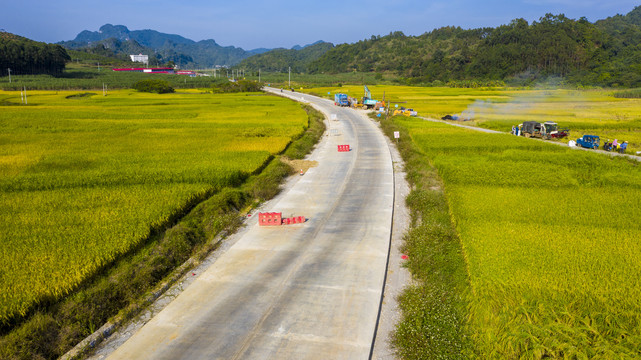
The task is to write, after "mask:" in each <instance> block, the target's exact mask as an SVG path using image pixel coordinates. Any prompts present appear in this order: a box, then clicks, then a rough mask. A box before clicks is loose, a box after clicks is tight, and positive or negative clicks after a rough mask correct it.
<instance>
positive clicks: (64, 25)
mask: <svg viewBox="0 0 641 360" xmlns="http://www.w3.org/2000/svg"><path fill="white" fill-rule="evenodd" d="M3 3H4V4H3V5H2V6H1V7H0V29H4V30H5V31H8V32H11V33H15V34H18V35H21V36H25V37H28V38H31V39H34V40H38V41H46V42H58V41H62V40H72V39H74V38H75V37H76V35H77V34H78V33H79V32H80V31H82V30H91V31H97V30H98V28H99V27H100V26H102V25H104V24H107V23H109V24H113V25H125V26H127V27H128V28H129V29H130V30H142V29H153V30H157V31H160V32H165V33H170V34H178V35H182V36H184V37H186V38H189V39H192V40H196V41H198V40H205V39H214V40H216V42H217V43H218V44H220V45H223V46H230V45H233V46H237V47H242V48H243V49H246V50H249V49H254V48H259V47H266V48H276V47H286V48H290V47H292V46H294V45H305V44H309V43H313V42H315V41H317V40H325V41H329V42H332V43H334V44H341V43H353V42H356V41H359V40H362V39H366V38H369V37H370V36H371V35H386V34H389V33H390V32H392V31H402V32H404V33H405V34H406V35H419V34H422V33H425V32H428V31H431V30H433V29H435V28H438V27H441V26H448V25H454V26H460V27H463V28H477V27H485V26H490V27H495V26H498V25H502V24H507V23H509V22H510V20H512V19H515V18H524V19H526V20H528V21H529V22H532V21H534V20H537V19H539V18H540V17H542V16H544V15H545V14H546V13H553V14H560V13H563V14H565V15H566V16H567V17H569V18H573V19H578V18H580V17H583V16H584V17H586V18H587V19H588V20H590V21H592V22H594V21H596V20H599V19H604V18H606V17H608V16H613V15H616V14H626V13H628V12H629V11H631V10H632V9H634V7H635V6H637V5H641V4H639V2H637V1H629V0H513V1H508V0H483V1H474V0H425V1H419V0H396V1H389V0H387V1H381V0H369V1H345V0H342V1H336V0H321V1H314V2H308V1H291V0H267V1H258V0H236V1H224V2H222V1H217V0H209V1H207V0H193V1H192V0H184V1H182V2H181V1H166V0H153V1H152V0H129V1H120V0H112V1H91V0H89V1H87V0H85V1H70V0H54V1H52V0H20V1H7V2H3Z"/></svg>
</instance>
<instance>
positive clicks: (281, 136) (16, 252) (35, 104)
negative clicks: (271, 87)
mask: <svg viewBox="0 0 641 360" xmlns="http://www.w3.org/2000/svg"><path fill="white" fill-rule="evenodd" d="M74 94H76V93H74V92H63V91H59V92H55V91H34V92H29V93H28V105H23V104H22V103H21V95H20V92H6V91H3V92H0V104H1V105H0V128H2V131H1V132H0V194H1V196H0V223H1V224H3V231H2V232H0V323H7V322H9V321H11V320H12V319H15V318H19V317H20V316H23V315H25V314H26V313H28V311H29V310H30V309H32V308H33V307H34V306H36V305H37V304H40V303H46V302H47V301H49V300H55V299H58V298H60V297H62V296H64V295H66V294H68V293H69V292H71V291H73V289H75V288H76V287H77V286H78V285H79V284H81V283H82V282H83V281H84V280H86V279H87V278H89V277H91V276H92V275H94V274H95V273H96V272H97V271H100V269H102V268H103V267H105V266H108V265H109V264H110V263H111V262H112V261H113V260H115V259H117V258H118V257H119V256H122V255H123V254H125V253H127V252H128V251H130V250H131V249H133V248H135V247H136V246H137V245H139V244H140V243H141V242H142V241H144V240H145V239H147V238H148V237H149V236H150V234H151V233H153V232H154V231H155V230H156V229H160V228H162V227H163V226H165V225H166V224H168V223H170V222H172V221H173V220H174V219H175V217H176V216H177V215H180V214H181V212H183V211H184V210H185V209H186V208H187V207H189V206H191V205H190V204H193V203H194V202H196V201H199V200H200V199H203V198H204V197H206V196H207V195H208V194H211V193H213V192H216V191H218V190H220V189H222V188H224V187H228V186H235V185H239V184H240V183H242V182H243V181H244V179H246V178H247V177H248V175H249V174H251V173H253V172H254V171H256V170H257V169H260V168H261V167H262V166H263V165H264V164H265V162H266V161H268V160H269V158H270V157H271V156H273V155H274V154H277V153H279V152H281V151H283V150H284V149H285V147H286V146H287V145H288V144H289V143H290V141H291V140H292V139H293V138H295V137H297V136H299V135H300V134H301V133H302V132H303V131H304V130H305V129H306V127H307V126H308V125H307V114H306V113H305V111H304V110H303V109H301V108H300V106H298V105H296V104H295V103H293V102H291V101H289V100H285V99H281V98H278V97H274V96H267V95H264V94H261V93H250V94H245V93H243V94H217V95H212V94H207V93H205V92H203V91H200V90H190V91H182V92H180V93H175V94H164V95H158V94H146V93H137V92H134V91H128V90H119V91H112V92H109V93H108V95H107V96H102V94H95V95H84V96H70V95H74Z"/></svg>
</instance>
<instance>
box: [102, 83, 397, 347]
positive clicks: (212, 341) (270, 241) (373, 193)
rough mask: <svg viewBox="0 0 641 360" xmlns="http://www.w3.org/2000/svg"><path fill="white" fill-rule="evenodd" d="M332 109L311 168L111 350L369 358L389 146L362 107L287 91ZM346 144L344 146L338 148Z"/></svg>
mask: <svg viewBox="0 0 641 360" xmlns="http://www.w3.org/2000/svg"><path fill="white" fill-rule="evenodd" d="M287 95H289V96H294V97H296V98H297V99H299V100H300V99H301V98H303V99H304V101H306V102H312V103H313V104H315V106H316V107H317V108H319V109H320V110H322V111H323V112H325V113H326V114H327V115H328V119H331V116H330V115H331V114H335V115H336V118H337V120H329V121H328V124H329V128H328V131H327V136H326V137H325V138H324V140H323V141H322V142H321V143H320V144H319V146H318V148H317V149H316V150H315V151H314V153H313V154H312V160H316V161H318V163H319V164H318V167H315V168H312V169H310V170H309V171H308V172H307V173H306V174H305V175H304V176H302V177H301V178H300V179H299V180H298V181H297V182H296V183H295V184H294V185H293V186H292V187H290V188H289V189H287V190H285V191H284V192H283V193H281V194H280V195H279V196H278V197H277V198H276V199H275V200H273V201H271V202H270V204H271V205H272V206H271V208H270V209H265V210H267V211H276V212H282V213H283V216H293V215H296V216H301V215H302V216H305V217H306V218H307V219H308V220H307V221H306V222H305V223H304V224H296V225H288V226H281V227H260V226H258V225H257V224H256V221H255V220H253V221H251V222H250V223H249V225H248V226H250V228H249V229H248V230H247V231H245V232H244V233H243V235H242V237H241V238H240V239H239V240H238V241H237V242H236V243H235V244H234V245H233V246H232V247H231V248H229V249H228V250H227V252H226V253H225V254H224V255H222V256H221V257H220V258H219V259H218V260H217V261H216V262H215V263H214V264H213V265H212V266H211V267H210V268H209V269H207V271H206V272H205V273H203V274H202V275H200V277H199V278H198V279H197V280H196V281H195V282H194V283H193V284H191V285H190V286H189V287H188V288H187V289H186V290H185V291H184V292H183V293H181V294H180V295H179V296H178V297H177V298H176V299H175V300H174V301H173V302H171V303H170V304H169V305H168V306H167V307H165V308H164V309H163V310H162V311H161V312H160V313H159V314H158V315H156V316H155V317H154V318H153V319H152V320H150V321H149V322H148V323H147V324H146V325H145V326H144V327H142V328H141V329H140V330H139V331H138V332H136V333H135V334H134V335H133V336H132V337H131V338H130V339H129V340H128V341H127V342H125V343H124V345H122V346H121V347H119V348H118V349H116V350H115V351H114V352H113V353H112V354H111V355H110V357H109V358H110V359H368V358H369V356H370V352H371V348H372V342H373V339H374V335H375V329H376V323H377V318H378V314H379V308H380V304H381V296H382V290H383V284H384V279H385V270H386V265H387V257H388V252H389V241H390V231H391V221H392V211H393V208H392V206H393V200H394V177H393V168H392V161H391V155H390V151H389V149H388V146H387V144H386V141H385V139H384V137H383V135H382V134H381V132H380V131H379V130H378V128H377V127H376V126H375V125H374V124H373V123H372V122H371V121H370V120H368V119H367V118H366V117H365V116H364V115H363V113H361V112H357V111H354V110H350V109H342V108H338V107H335V106H334V105H333V103H332V102H330V101H327V100H322V99H318V98H315V97H312V96H309V95H302V94H298V93H291V92H287ZM339 144H346V145H350V147H351V148H352V150H351V151H349V152H338V151H337V145H339Z"/></svg>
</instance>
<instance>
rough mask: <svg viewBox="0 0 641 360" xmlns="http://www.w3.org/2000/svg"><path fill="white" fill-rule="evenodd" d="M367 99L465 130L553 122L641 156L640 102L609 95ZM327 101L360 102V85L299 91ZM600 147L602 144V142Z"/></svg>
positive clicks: (483, 92)
mask: <svg viewBox="0 0 641 360" xmlns="http://www.w3.org/2000/svg"><path fill="white" fill-rule="evenodd" d="M369 88H370V90H371V92H372V96H373V97H374V98H376V99H379V100H380V99H382V98H383V95H384V96H385V99H386V100H388V101H390V102H391V107H392V108H394V106H395V105H398V106H399V107H400V106H405V107H409V108H413V109H415V110H416V111H418V115H419V116H423V117H431V118H436V119H440V118H441V117H443V116H445V115H447V114H452V115H453V114H459V115H463V116H464V117H469V118H471V121H465V122H464V123H465V124H466V125H476V126H480V127H484V128H489V129H494V130H500V131H505V132H509V131H510V130H511V128H512V126H513V125H518V124H520V123H522V122H523V121H528V120H532V121H539V122H545V121H555V122H557V123H558V124H559V127H561V128H569V129H570V138H572V139H576V138H578V137H581V136H583V135H584V134H593V135H599V136H601V138H602V139H603V140H607V139H618V140H619V142H622V141H624V140H627V141H628V142H629V144H630V146H629V149H630V151H632V152H634V151H641V99H622V98H615V97H614V91H613V90H563V89H556V90H551V89H525V90H524V89H510V88H493V89H456V88H438V87H429V88H428V87H410V86H384V85H376V86H369ZM302 91H306V92H314V93H317V94H322V95H323V96H327V93H328V92H329V93H330V94H331V97H332V99H333V96H334V94H335V93H339V92H343V93H346V94H349V95H350V96H353V97H357V98H359V99H360V98H361V97H362V96H363V86H359V85H349V86H342V87H323V88H313V89H307V90H302ZM602 143H603V141H602Z"/></svg>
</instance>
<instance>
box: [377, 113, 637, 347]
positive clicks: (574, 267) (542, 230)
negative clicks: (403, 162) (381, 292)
mask: <svg viewBox="0 0 641 360" xmlns="http://www.w3.org/2000/svg"><path fill="white" fill-rule="evenodd" d="M393 124H394V126H397V127H398V128H399V129H400V130H401V131H402V134H403V133H406V134H407V135H406V136H403V135H402V136H401V141H400V144H401V148H403V147H406V146H408V147H411V146H414V147H415V153H414V154H412V153H410V156H408V155H407V152H406V151H402V152H403V153H404V155H403V156H404V158H405V159H407V160H408V163H407V167H408V174H409V175H408V179H409V180H410V182H412V183H413V184H415V185H414V186H415V188H416V189H415V190H414V191H413V193H412V194H410V195H409V196H408V204H409V205H410V207H411V208H412V211H413V214H414V215H413V219H412V220H413V227H412V230H411V231H410V232H409V233H408V235H407V240H406V241H407V245H406V246H407V247H408V250H407V251H408V255H409V262H408V267H409V268H410V270H411V271H412V273H413V275H414V277H415V279H417V280H418V281H419V284H420V285H421V286H425V288H426V289H427V290H426V291H425V292H423V293H420V292H418V291H417V290H416V289H417V286H412V287H410V288H409V289H408V290H407V291H406V292H405V294H404V295H403V296H402V298H401V304H402V305H401V306H402V308H403V321H402V323H401V324H400V325H399V327H398V330H397V333H396V336H395V344H396V346H397V347H398V349H399V352H400V353H401V354H402V356H403V358H407V359H419V358H426V357H427V358H432V357H433V358H438V357H439V356H438V354H447V352H445V351H448V350H443V349H442V348H441V347H440V346H442V345H441V343H445V344H449V342H448V341H437V340H438V339H440V338H441V337H447V338H448V339H449V341H451V342H452V343H454V344H459V345H461V346H460V347H459V346H455V347H453V348H446V349H450V350H456V353H455V354H456V356H452V358H455V357H458V356H460V357H473V358H489V359H511V358H533V359H541V358H622V359H626V358H629V359H633V358H638V357H639V356H641V351H640V350H639V349H641V317H640V315H639V314H641V305H640V304H639V302H638V299H639V298H640V296H641V293H640V289H639V287H638V284H637V279H638V278H639V277H640V276H641V266H640V265H639V264H641V261H639V254H641V245H640V244H639V243H638V241H637V240H638V239H639V238H640V237H641V226H639V224H638V221H637V219H638V218H639V216H641V207H640V206H639V204H640V203H641V199H640V198H639V186H640V184H641V172H640V170H639V166H638V163H636V162H633V161H629V160H627V159H623V158H609V157H606V156H603V155H600V154H593V153H589V152H584V151H578V150H574V149H570V148H563V147H558V146H554V145H551V144H546V143H543V142H538V141H532V140H529V139H525V138H519V137H514V136H509V135H506V134H486V133H480V132H476V131H472V130H467V129H461V128H456V127H453V126H450V125H447V124H442V123H433V122H429V121H422V120H419V119H414V118H405V117H396V118H394V119H393ZM390 131H391V130H387V131H386V132H387V133H389V132H390ZM403 140H405V141H403ZM404 142H411V145H407V144H404ZM414 156H415V157H417V158H419V159H420V162H417V161H415V160H413V159H412V158H413V157H414ZM430 165H432V166H433V167H434V168H435V169H436V170H437V171H438V177H439V178H440V179H441V181H442V188H443V190H444V198H445V201H446V204H445V203H444V202H443V201H442V200H439V196H438V194H437V193H436V194H430V195H420V196H419V194H421V192H420V190H421V188H425V187H428V188H432V189H435V188H436V185H434V180H427V181H426V180H425V179H430V178H431V177H430V176H423V177H419V181H416V177H415V176H414V175H412V174H414V173H415V172H417V171H425V172H428V173H429V172H431V171H432V170H430ZM417 209H431V210H430V211H431V212H433V213H435V214H436V215H433V216H430V217H424V216H420V217H419V216H417V215H416V214H421V215H423V214H425V213H424V212H417ZM439 213H441V214H443V215H441V216H439V215H438V214H439ZM445 213H447V214H449V219H450V220H451V223H452V224H454V226H455V231H454V232H453V233H450V231H451V228H450V227H449V226H448V222H447V221H446V220H439V219H442V218H443V217H448V216H447V215H445ZM416 219H420V222H417V220H416ZM438 221H442V224H443V225H442V228H441V230H440V231H438V232H437V233H436V234H430V233H428V232H423V233H421V234H420V235H419V236H418V237H415V234H416V233H417V232H420V231H421V230H419V229H421V227H422V226H423V225H422V223H424V222H428V223H432V222H438ZM438 239H450V241H445V242H443V243H444V244H446V245H449V246H450V247H448V246H442V247H438V246H433V247H431V248H430V246H431V244H432V243H439V240H438ZM457 239H460V243H459V242H458V241H457ZM416 243H418V244H420V245H418V247H419V249H420V248H425V249H428V248H430V250H431V251H430V252H428V251H425V253H427V255H423V254H422V253H420V252H419V253H418V254H417V253H414V252H412V249H414V248H415V246H417V245H416ZM423 256H427V259H428V260H427V261H421V259H422V258H423ZM437 264H440V266H436V265H437ZM463 271H465V272H466V273H467V276H464V274H463V273H462V272H463ZM425 273H427V274H428V275H427V279H430V278H437V277H441V278H445V280H442V279H440V278H439V279H437V280H436V281H429V280H425V279H426V276H425V275H423V274H425ZM448 278H449V279H450V281H447V279H448ZM468 282H469V287H468V286H467V285H466V284H467V283H468ZM423 284H425V285H423ZM441 288H443V290H439V289H441ZM439 291H440V292H443V293H445V294H447V295H441V296H437V295H440V293H439ZM417 293H419V294H427V295H426V296H425V298H427V299H428V301H425V300H423V299H421V298H420V297H419V296H418V295H416V294H417ZM435 296H436V299H438V300H437V301H436V302H435V303H436V306H435V305H434V302H433V301H430V300H429V299H432V298H433V297H435ZM444 303H445V304H444ZM444 308H445V309H444ZM448 309H449V310H448ZM429 318H435V319H436V320H435V323H436V324H432V323H431V322H430V320H429ZM461 319H462V321H461ZM461 322H462V323H463V328H461ZM453 324H456V326H455V325H453ZM453 329H456V331H454V330H453ZM460 334H462V335H460ZM459 350H460V351H459ZM431 354H434V355H431ZM445 358H450V357H449V356H445Z"/></svg>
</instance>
